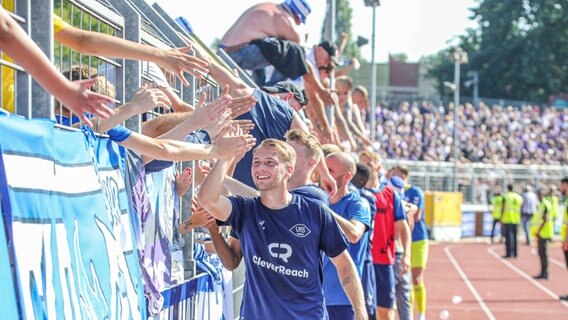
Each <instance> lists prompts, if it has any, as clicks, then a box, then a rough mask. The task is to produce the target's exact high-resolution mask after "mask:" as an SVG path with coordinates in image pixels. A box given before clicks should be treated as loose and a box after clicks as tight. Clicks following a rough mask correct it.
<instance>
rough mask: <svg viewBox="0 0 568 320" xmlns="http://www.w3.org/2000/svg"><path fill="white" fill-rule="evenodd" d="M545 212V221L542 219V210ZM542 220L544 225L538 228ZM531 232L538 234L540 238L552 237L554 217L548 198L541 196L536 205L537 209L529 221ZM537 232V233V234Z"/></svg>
mask: <svg viewBox="0 0 568 320" xmlns="http://www.w3.org/2000/svg"><path fill="white" fill-rule="evenodd" d="M545 211H546V212H547V217H546V221H544V212H545ZM543 222H544V226H543V227H542V229H540V233H539V232H538V229H539V228H540V226H541V225H542V223H543ZM531 233H532V234H533V235H534V236H535V237H536V236H539V237H540V238H542V239H552V237H553V236H554V217H553V216H552V203H551V201H550V199H549V198H543V199H542V201H541V202H540V204H539V205H538V210H537V213H536V214H535V215H533V218H532V221H531ZM537 233H538V234H537Z"/></svg>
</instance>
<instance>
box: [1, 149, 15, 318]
mask: <svg viewBox="0 0 568 320" xmlns="http://www.w3.org/2000/svg"><path fill="white" fill-rule="evenodd" d="M1 160H2V159H0V168H2V161H1ZM4 180H5V179H3V178H2V169H0V203H2V212H4V211H5V210H7V209H8V208H5V206H4V205H5V204H7V202H2V197H3V195H5V194H7V193H6V191H7V189H6V184H5V183H3V182H2V181H4ZM5 230H6V229H5V227H4V217H2V218H0V301H2V317H3V318H5V319H17V318H18V305H17V302H16V291H15V289H14V281H13V279H12V269H11V267H10V256H9V255H8V243H7V242H6V240H7V239H8V238H7V236H6V232H5Z"/></svg>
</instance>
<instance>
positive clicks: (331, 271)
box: [323, 152, 371, 319]
mask: <svg viewBox="0 0 568 320" xmlns="http://www.w3.org/2000/svg"><path fill="white" fill-rule="evenodd" d="M325 160H326V164H327V165H328V169H329V173H330V174H331V176H332V177H333V178H334V179H335V182H336V184H337V193H336V194H335V195H333V196H331V197H330V198H329V202H330V205H329V207H330V209H331V210H332V211H333V217H334V218H335V221H337V223H338V224H339V227H340V228H341V229H342V230H343V232H344V233H345V235H346V236H347V239H348V248H347V250H348V252H349V254H350V255H351V258H352V259H353V262H354V263H355V267H356V268H357V272H358V273H359V277H361V275H362V272H363V265H364V263H365V256H366V254H367V253H368V250H369V237H368V234H367V233H368V232H369V230H370V229H371V210H370V208H369V203H368V202H367V201H366V200H365V199H363V198H361V196H360V195H359V192H357V191H350V190H349V182H350V181H351V179H352V178H353V176H354V175H355V172H356V165H355V159H353V157H351V156H350V155H349V154H347V153H345V152H333V153H331V154H329V155H328V156H327V157H326V159H325ZM341 288H342V285H341V283H340V281H339V277H338V276H337V270H336V268H335V266H334V264H333V263H332V262H331V260H330V259H329V258H328V257H324V263H323V292H324V296H325V303H326V307H327V313H328V315H329V319H354V317H355V314H354V312H353V309H352V308H351V304H350V303H349V299H348V298H347V296H346V295H345V293H344V292H343V290H341Z"/></svg>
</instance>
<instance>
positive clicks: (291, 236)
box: [227, 194, 347, 319]
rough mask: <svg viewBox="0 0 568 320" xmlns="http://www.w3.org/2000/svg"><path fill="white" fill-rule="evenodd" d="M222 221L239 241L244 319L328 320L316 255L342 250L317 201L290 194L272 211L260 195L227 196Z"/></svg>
mask: <svg viewBox="0 0 568 320" xmlns="http://www.w3.org/2000/svg"><path fill="white" fill-rule="evenodd" d="M228 199H229V200H230V201H231V204H232V212H231V215H230V216H229V219H228V220H227V222H228V223H229V224H230V225H231V226H232V227H233V229H234V230H235V232H236V233H237V235H238V236H239V239H240V241H241V248H242V250H243V259H244V261H245V264H246V273H245V277H246V281H245V285H244V292H243V305H242V308H241V317H242V318H243V319H274V318H275V317H277V318H279V319H327V312H326V309H325V304H324V298H323V291H322V287H321V277H320V276H321V272H322V264H321V259H320V258H319V257H320V252H321V251H323V252H324V253H325V254H326V255H328V256H330V257H336V256H338V255H339V254H341V253H342V252H343V251H345V249H347V243H346V240H345V238H344V236H343V233H342V232H341V230H340V229H339V225H338V224H337V222H335V219H334V218H333V216H332V214H331V212H330V211H329V209H328V208H326V207H324V206H322V205H321V203H320V202H317V201H314V200H311V199H309V198H307V197H302V196H298V195H296V194H292V201H291V202H290V204H289V205H288V206H287V207H285V208H282V209H278V210H272V209H270V208H268V207H266V206H264V205H263V204H262V203H261V201H260V198H259V197H256V198H243V197H240V196H231V197H229V198H228Z"/></svg>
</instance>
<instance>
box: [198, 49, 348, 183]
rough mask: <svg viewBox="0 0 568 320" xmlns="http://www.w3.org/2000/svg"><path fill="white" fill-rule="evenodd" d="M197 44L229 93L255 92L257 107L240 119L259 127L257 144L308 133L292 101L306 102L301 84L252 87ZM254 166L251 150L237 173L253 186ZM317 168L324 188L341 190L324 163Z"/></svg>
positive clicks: (254, 131) (218, 79) (248, 94)
mask: <svg viewBox="0 0 568 320" xmlns="http://www.w3.org/2000/svg"><path fill="white" fill-rule="evenodd" d="M193 47H194V49H195V52H196V53H197V54H198V56H200V57H202V58H203V59H205V60H206V61H207V62H208V63H209V66H208V68H209V72H210V74H211V76H212V77H213V78H214V79H215V80H216V81H217V82H219V83H220V84H221V85H228V86H230V88H229V94H230V95H231V96H235V97H241V96H250V95H252V96H253V97H254V98H255V99H256V104H255V106H254V107H253V108H252V109H251V110H250V111H249V112H247V113H245V114H243V115H241V116H240V117H238V118H237V119H239V120H241V119H248V120H252V121H253V122H254V124H255V127H254V129H253V130H252V131H251V134H252V135H253V136H254V137H255V138H256V140H257V143H260V142H262V141H263V140H264V139H267V138H275V139H282V138H283V137H284V134H285V133H286V131H288V130H290V129H302V130H303V131H305V132H308V129H307V127H306V125H305V124H304V122H303V121H302V120H301V118H300V116H299V115H298V113H297V112H296V111H294V109H293V108H292V107H291V106H290V104H292V105H296V104H300V105H301V104H303V103H305V99H304V97H303V94H302V93H301V91H300V90H299V89H298V88H297V87H295V86H294V85H292V84H290V85H282V86H274V87H271V88H265V89H266V90H268V91H269V92H277V93H274V94H269V93H267V92H264V91H261V90H259V89H252V88H249V87H248V86H247V85H246V84H245V83H244V82H243V81H242V80H241V79H239V78H237V77H236V76H235V75H234V74H233V73H231V72H230V71H229V70H227V69H226V68H224V67H222V66H221V65H219V64H218V63H217V62H216V61H215V60H214V59H213V58H211V57H210V56H209V55H208V54H207V53H206V52H205V51H204V50H203V49H202V48H200V47H199V46H195V45H194V46H193ZM290 93H292V94H290ZM273 95H275V96H276V97H275V96H273ZM283 99H285V100H283ZM298 99H299V100H298ZM251 165H252V152H249V153H247V154H245V156H244V157H243V159H242V160H241V161H239V162H238V163H237V164H236V168H235V172H234V175H233V177H235V178H236V179H237V180H239V181H241V182H243V183H245V184H246V185H248V186H250V187H252V186H253V185H254V183H253V179H252V175H251V171H250V168H251ZM317 170H318V172H319V173H320V176H321V177H322V184H321V185H322V187H323V188H324V189H325V190H326V191H328V192H330V193H331V194H333V193H335V191H336V190H337V187H336V186H335V181H333V178H331V176H330V175H329V172H328V170H327V168H326V167H325V164H324V163H323V162H320V163H319V164H318V167H317Z"/></svg>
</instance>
